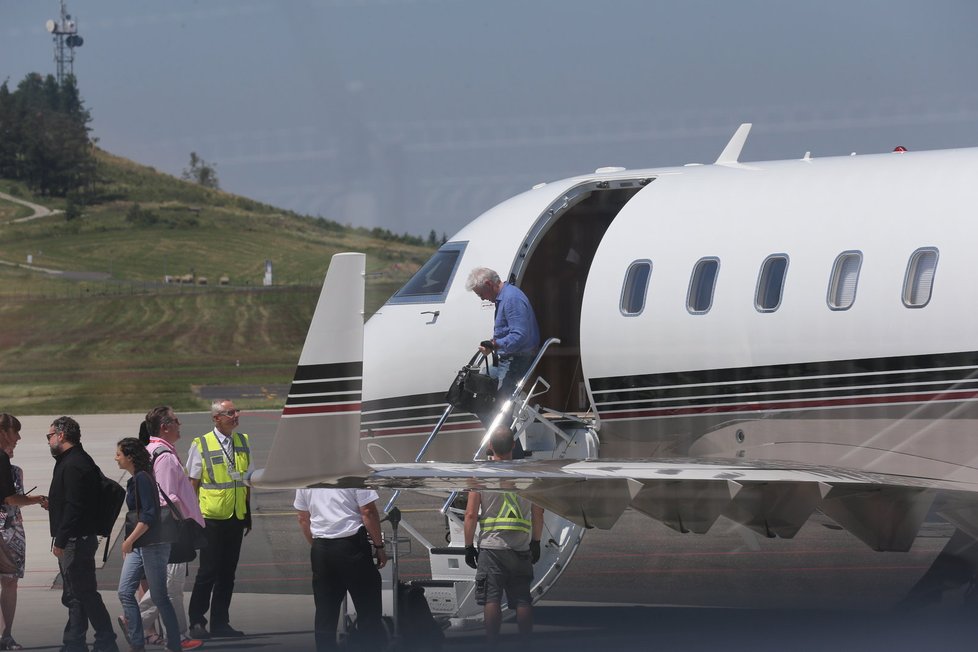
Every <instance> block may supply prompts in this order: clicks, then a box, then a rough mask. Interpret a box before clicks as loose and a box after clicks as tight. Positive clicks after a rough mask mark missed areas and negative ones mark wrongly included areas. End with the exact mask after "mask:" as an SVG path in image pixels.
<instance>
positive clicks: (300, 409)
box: [282, 403, 360, 417]
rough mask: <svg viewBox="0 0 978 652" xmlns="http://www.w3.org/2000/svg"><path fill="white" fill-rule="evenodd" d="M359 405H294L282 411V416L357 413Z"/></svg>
mask: <svg viewBox="0 0 978 652" xmlns="http://www.w3.org/2000/svg"><path fill="white" fill-rule="evenodd" d="M359 411H360V404H359V403H336V404H334V405H295V406H291V407H290V406H288V405H286V406H285V408H283V409H282V416H283V417H286V416H289V415H290V414H330V413H332V412H359Z"/></svg>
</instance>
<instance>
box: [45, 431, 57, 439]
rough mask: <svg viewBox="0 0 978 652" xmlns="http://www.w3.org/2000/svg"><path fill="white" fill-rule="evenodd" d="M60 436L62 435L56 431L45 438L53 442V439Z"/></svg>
mask: <svg viewBox="0 0 978 652" xmlns="http://www.w3.org/2000/svg"><path fill="white" fill-rule="evenodd" d="M60 434H61V433H60V432H58V431H57V430H56V431H54V432H49V433H48V434H46V435H44V438H45V439H47V440H48V441H51V437H56V436H57V435H60Z"/></svg>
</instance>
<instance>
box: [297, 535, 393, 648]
mask: <svg viewBox="0 0 978 652" xmlns="http://www.w3.org/2000/svg"><path fill="white" fill-rule="evenodd" d="M309 558H310V561H311V562H312V592H313V596H314V598H315V601H316V622H315V630H316V650H317V652H323V651H324V650H335V649H336V626H337V622H338V620H339V616H340V605H341V604H342V603H343V597H344V596H346V594H347V593H348V592H349V594H350V596H351V597H352V598H353V605H354V607H356V610H357V631H356V637H355V638H354V637H351V643H357V644H358V647H359V648H360V649H362V650H382V649H384V645H385V642H386V634H385V632H384V628H383V627H384V626H383V623H382V621H381V600H380V571H378V570H377V567H376V565H375V564H374V559H373V551H372V549H371V546H370V543H369V541H367V537H365V536H363V534H362V533H360V534H355V535H353V536H351V537H346V538H344V539H313V540H312V550H311V551H310V553H309Z"/></svg>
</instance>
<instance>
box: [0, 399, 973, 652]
mask: <svg viewBox="0 0 978 652" xmlns="http://www.w3.org/2000/svg"><path fill="white" fill-rule="evenodd" d="M138 419H139V418H138V417H137V416H132V415H113V416H99V417H94V416H93V417H84V416H82V417H79V421H80V423H81V425H82V432H83V441H84V442H87V444H86V448H87V449H88V450H90V451H91V452H93V454H94V455H95V456H96V457H97V459H98V460H99V462H100V464H101V465H102V467H103V469H105V470H106V471H110V470H113V469H114V468H115V466H114V463H113V462H112V461H111V457H112V454H113V452H114V442H115V441H116V440H118V439H119V438H120V437H122V436H125V435H131V434H132V433H134V432H135V429H136V425H137V424H138ZM22 420H23V421H24V422H25V429H24V431H23V433H22V434H23V435H24V440H23V442H22V443H21V445H20V447H19V448H18V450H17V455H16V457H15V460H14V461H15V463H19V464H21V465H22V466H24V468H25V476H26V479H27V482H28V485H29V486H32V485H33V484H39V485H41V486H42V487H45V486H46V484H47V481H48V478H49V477H50V468H51V460H50V458H49V457H48V456H47V450H46V448H45V445H44V443H43V433H44V432H46V428H47V424H49V423H50V420H51V419H50V417H29V418H26V419H22ZM181 420H182V421H183V423H184V428H183V430H184V432H185V433H187V435H186V441H184V442H181V444H180V445H179V447H180V448H181V450H183V449H185V448H186V446H188V445H189V440H190V437H191V436H192V435H193V434H197V433H199V432H202V431H203V430H204V429H205V428H206V426H207V424H208V423H209V417H208V416H207V415H204V414H195V415H181ZM277 420H278V413H273V412H248V413H245V414H244V416H243V417H242V429H243V430H245V431H246V432H249V433H251V435H252V447H253V451H254V453H255V458H256V462H257V463H258V464H262V463H263V462H264V459H265V458H266V456H267V452H268V448H269V446H270V443H271V438H272V433H273V432H274V428H275V425H276V423H277ZM439 503H440V501H438V500H435V499H431V498H426V497H423V496H417V495H407V496H406V497H405V498H403V499H402V502H401V503H400V504H401V507H402V508H403V509H404V510H405V517H406V518H407V519H409V520H410V521H411V523H412V524H413V525H415V526H416V527H418V528H419V529H421V530H422V532H423V533H424V534H425V535H426V536H428V538H429V539H431V540H432V541H437V540H438V539H437V537H438V536H440V534H441V533H442V530H443V526H442V521H441V517H440V516H439V515H438V514H437V513H436V511H435V509H436V507H437V505H438V504H439ZM291 504H292V492H291V491H262V492H256V496H255V505H254V507H255V512H256V515H255V520H254V522H255V529H254V531H253V532H252V533H251V535H249V536H248V537H247V538H246V539H245V543H244V548H243V552H242V560H241V565H240V567H239V572H238V580H237V586H236V591H235V599H234V603H233V604H232V624H234V625H235V626H237V627H239V628H241V629H243V630H245V631H246V632H247V633H248V634H249V636H247V637H246V638H245V639H242V640H240V641H233V642H232V641H212V642H210V643H209V644H208V648H209V649H215V650H255V651H260V652H264V651H266V650H268V651H271V650H308V649H311V633H310V629H311V622H312V611H313V606H312V598H311V595H310V593H311V590H310V587H309V572H308V548H307V546H306V544H305V542H304V541H303V539H302V537H301V536H300V535H299V532H298V528H297V526H296V523H295V517H294V514H293V510H292V507H291ZM27 514H28V519H29V522H28V540H29V542H30V544H31V545H30V548H31V550H30V553H29V557H28V568H29V571H28V576H27V578H25V580H23V585H22V586H23V588H22V590H21V600H20V609H19V610H18V615H17V624H16V628H15V634H17V637H18V639H19V640H21V642H22V643H24V644H25V645H32V646H34V649H54V647H53V646H56V645H57V643H58V641H59V638H60V634H59V630H60V627H61V624H62V623H63V617H64V610H63V609H62V608H61V606H60V604H59V601H58V598H59V596H58V593H57V592H53V591H51V590H50V589H49V587H51V586H52V584H53V583H55V576H56V564H54V563H53V561H54V558H53V557H52V556H51V555H50V553H49V552H48V550H47V541H48V537H47V533H46V531H45V530H46V523H45V521H44V515H43V512H40V511H39V510H36V509H35V510H34V511H33V512H31V511H28V512H27ZM716 530H717V531H716V532H714V533H712V534H710V535H707V536H694V535H680V534H677V533H675V532H673V531H671V530H669V529H668V528H665V527H664V526H661V525H659V524H657V523H655V522H653V521H650V520H648V519H647V518H645V517H643V516H641V515H639V514H637V513H633V512H627V513H626V514H625V515H624V517H623V518H622V520H621V521H620V522H619V524H618V525H616V526H615V528H614V529H613V530H611V531H597V530H592V531H590V532H589V533H588V534H587V536H585V539H584V543H583V544H582V546H581V549H580V551H579V553H578V555H577V557H576V559H575V561H574V563H573V564H571V566H570V567H569V568H568V569H567V571H566V572H565V573H564V575H563V576H562V578H561V579H560V581H559V582H558V584H557V586H556V587H555V588H554V589H553V590H552V591H551V592H550V593H549V594H548V595H547V596H546V599H545V600H544V601H543V603H541V604H540V605H539V606H538V608H537V609H536V620H537V625H538V627H537V632H538V636H537V639H536V641H535V643H534V646H533V647H534V649H535V650H555V651H556V650H561V652H566V651H567V650H568V649H571V650H574V652H577V651H579V650H580V651H584V650H602V651H604V650H608V649H614V650H616V652H617V651H618V650H633V649H634V650H639V649H641V650H646V649H653V648H654V649H661V650H678V649H682V650H684V651H686V650H715V649H724V650H741V649H744V650H746V649H750V650H784V649H792V650H795V649H797V650H826V649H840V650H842V649H845V650H850V649H852V650H856V649H858V650H888V651H889V650H923V649H936V648H940V649H944V650H957V649H962V650H963V649H969V650H970V649H974V644H973V642H974V641H975V640H978V630H976V626H975V624H974V623H975V622H978V619H972V618H961V617H960V611H959V609H958V606H959V604H960V594H953V595H951V596H949V598H948V599H947V600H946V603H945V604H944V605H942V606H941V607H939V608H935V609H933V610H930V611H928V612H926V613H923V614H917V615H915V616H914V617H912V618H910V617H906V616H904V615H896V614H894V613H893V612H891V611H890V609H891V607H892V606H893V605H894V604H895V603H896V602H897V601H898V600H899V598H900V597H902V595H903V594H904V592H905V591H906V590H907V589H908V588H909V587H910V586H911V585H912V584H913V582H915V581H916V579H917V578H918V577H919V576H920V574H921V573H923V572H924V570H925V569H926V568H927V566H928V565H929V563H930V561H931V559H932V558H933V556H934V555H936V553H937V552H938V551H939V550H940V549H941V547H942V546H943V545H944V542H945V540H946V537H947V535H948V534H949V533H948V531H947V530H946V528H943V527H942V526H939V525H936V524H931V525H928V527H926V528H925V531H924V532H923V533H922V536H921V537H919V538H918V541H917V542H916V543H915V545H914V549H913V551H912V552H910V553H906V554H900V553H874V552H872V551H870V550H869V549H868V548H866V547H865V546H863V545H862V544H860V543H858V542H855V541H853V540H852V537H851V536H850V535H848V534H847V533H845V532H843V531H839V530H838V529H835V528H834V527H832V524H831V523H830V522H828V521H825V520H819V519H815V520H813V521H812V522H810V523H809V524H808V525H806V526H805V527H804V528H803V529H802V530H801V532H800V533H799V534H798V536H797V537H796V539H795V540H792V541H783V540H777V539H774V540H772V539H760V538H758V537H756V536H754V535H752V534H749V533H747V532H746V531H745V530H743V528H740V527H738V526H734V525H732V524H727V525H726V526H719V527H718V528H717V529H716ZM36 542H43V543H41V544H38V543H36ZM423 553H424V551H423V549H422V548H421V547H420V546H418V545H412V550H411V551H410V552H409V553H407V554H406V555H405V556H403V558H402V564H401V569H402V576H404V577H406V578H407V579H411V578H415V577H424V576H425V573H426V569H427V560H426V558H425V555H424V554H423ZM119 563H120V562H119V558H118V554H117V551H116V550H113V556H112V557H111V558H110V562H109V564H107V565H106V566H105V567H104V568H103V569H102V570H101V571H100V573H99V583H100V587H101V588H103V589H104V591H105V592H104V595H105V599H106V603H107V604H108V605H109V608H110V610H111V611H112V613H114V614H115V613H118V612H119V610H120V609H119V606H118V600H117V598H116V596H115V594H114V590H115V588H116V585H117V580H118V573H119ZM194 572H195V571H194V570H192V571H191V576H192V575H193V573H194ZM191 582H192V577H191V578H190V581H188V587H189V586H190V584H191ZM504 632H505V633H506V640H507V641H508V642H511V643H513V644H514V647H515V644H516V640H515V635H514V632H513V626H512V625H509V624H507V625H506V626H505V627H504ZM481 644H482V637H481V635H480V633H479V632H478V631H475V632H460V633H451V634H450V636H449V639H448V641H447V644H446V649H447V650H449V651H452V650H459V651H462V650H475V649H481Z"/></svg>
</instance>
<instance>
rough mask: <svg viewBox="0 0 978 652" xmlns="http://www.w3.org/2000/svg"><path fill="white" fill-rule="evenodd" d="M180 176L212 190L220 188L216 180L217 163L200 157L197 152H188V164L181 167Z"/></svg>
mask: <svg viewBox="0 0 978 652" xmlns="http://www.w3.org/2000/svg"><path fill="white" fill-rule="evenodd" d="M180 178H181V179H183V180H184V181H190V182H192V183H196V184H197V185H199V186H203V187H205V188H212V189H214V190H217V189H218V188H220V185H219V183H218V180H217V165H216V164H213V163H208V162H207V161H205V160H204V159H202V158H200V157H199V156H197V152H190V166H189V167H186V168H184V169H183V174H181V175H180Z"/></svg>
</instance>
